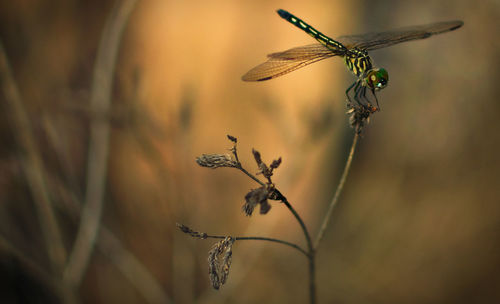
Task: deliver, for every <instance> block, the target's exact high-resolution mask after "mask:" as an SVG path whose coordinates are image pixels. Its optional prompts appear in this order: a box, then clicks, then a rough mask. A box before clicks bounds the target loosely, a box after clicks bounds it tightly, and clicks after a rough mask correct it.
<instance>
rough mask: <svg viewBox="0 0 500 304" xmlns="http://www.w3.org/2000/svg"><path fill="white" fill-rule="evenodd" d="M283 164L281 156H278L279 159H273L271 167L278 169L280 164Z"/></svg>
mask: <svg viewBox="0 0 500 304" xmlns="http://www.w3.org/2000/svg"><path fill="white" fill-rule="evenodd" d="M280 165H281V157H280V158H278V159H275V160H273V162H272V163H271V166H270V167H271V169H276V168H278V167H279V166H280Z"/></svg>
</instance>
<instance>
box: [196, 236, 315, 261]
mask: <svg viewBox="0 0 500 304" xmlns="http://www.w3.org/2000/svg"><path fill="white" fill-rule="evenodd" d="M206 237H207V238H212V239H225V238H226V236H222V235H207V236H206ZM233 238H234V239H235V240H236V241H251V240H254V241H268V242H274V243H279V244H283V245H287V246H290V247H292V248H295V249H297V250H298V251H300V252H302V253H303V254H304V255H305V256H306V257H307V258H309V253H308V252H307V251H306V250H304V249H303V248H302V247H300V246H299V245H297V244H294V243H291V242H287V241H283V240H280V239H274V238H268V237H260V236H237V237H233Z"/></svg>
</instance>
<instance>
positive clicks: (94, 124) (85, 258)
mask: <svg viewBox="0 0 500 304" xmlns="http://www.w3.org/2000/svg"><path fill="white" fill-rule="evenodd" d="M136 2H137V0H125V1H116V3H115V6H114V8H113V11H112V12H111V14H110V16H109V18H108V20H107V22H106V25H105V28H104V31H103V33H102V37H101V41H100V44H99V48H98V52H97V59H96V63H95V67H94V76H93V81H92V89H91V97H90V108H91V111H92V113H93V114H95V117H93V118H92V120H91V126H90V138H89V153H88V158H87V189H86V193H85V205H84V206H83V210H82V216H81V220H80V226H79V228H78V233H77V236H76V240H75V244H74V246H73V250H72V252H71V255H70V258H69V261H68V264H67V265H66V269H65V271H64V279H65V280H67V281H68V282H70V283H71V284H72V285H75V286H78V285H79V284H80V282H81V280H82V278H83V275H84V273H85V270H86V269H87V266H88V263H89V261H90V257H91V254H92V251H93V248H94V245H95V241H96V237H97V235H98V232H99V224H100V221H101V214H102V205H103V199H104V193H105V189H106V175H107V167H108V153H109V133H110V127H109V122H108V121H107V120H104V119H102V118H100V117H101V116H102V114H106V113H108V112H109V109H110V105H111V92H112V88H113V75H114V71H115V66H116V58H117V54H118V50H119V48H118V47H119V45H120V41H121V38H122V34H123V31H124V29H125V26H126V24H127V21H128V19H129V16H130V14H131V12H132V10H133V8H134V6H135V4H136Z"/></svg>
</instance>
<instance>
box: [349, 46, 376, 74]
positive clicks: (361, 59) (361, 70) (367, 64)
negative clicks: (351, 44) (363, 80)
mask: <svg viewBox="0 0 500 304" xmlns="http://www.w3.org/2000/svg"><path fill="white" fill-rule="evenodd" d="M344 61H345V64H346V65H347V67H348V68H349V70H350V71H351V72H352V73H353V74H354V75H356V76H357V77H362V76H364V75H365V73H366V72H367V71H369V70H371V69H372V68H373V66H372V60H371V58H370V56H368V52H367V51H364V50H359V49H352V50H349V51H348V52H347V53H346V54H345V55H344Z"/></svg>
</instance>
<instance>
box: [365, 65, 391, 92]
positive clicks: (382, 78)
mask: <svg viewBox="0 0 500 304" xmlns="http://www.w3.org/2000/svg"><path fill="white" fill-rule="evenodd" d="M365 82H366V84H367V85H368V87H370V89H372V90H375V91H378V90H381V89H383V88H385V87H386V86H387V83H388V82H389V74H388V73H387V71H386V70H385V69H384V68H380V69H372V70H370V71H368V73H367V74H366V77H365Z"/></svg>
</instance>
